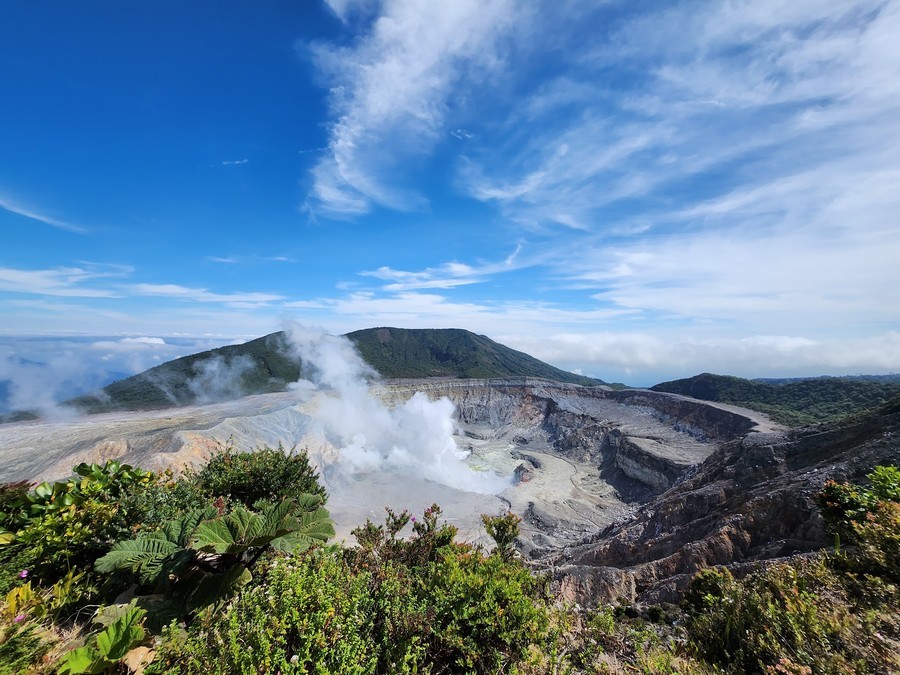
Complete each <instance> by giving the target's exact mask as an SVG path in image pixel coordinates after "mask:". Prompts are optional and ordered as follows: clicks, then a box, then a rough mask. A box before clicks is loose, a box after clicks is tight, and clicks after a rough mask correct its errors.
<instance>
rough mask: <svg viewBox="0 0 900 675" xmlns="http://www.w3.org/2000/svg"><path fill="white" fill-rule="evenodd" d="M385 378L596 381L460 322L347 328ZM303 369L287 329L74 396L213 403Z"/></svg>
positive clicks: (113, 401) (87, 405) (102, 401)
mask: <svg viewBox="0 0 900 675" xmlns="http://www.w3.org/2000/svg"><path fill="white" fill-rule="evenodd" d="M347 337H348V338H349V339H350V340H352V341H353V342H354V343H355V344H356V347H357V349H358V350H359V353H360V355H361V356H362V357H363V359H364V360H365V361H366V362H367V363H368V364H369V365H371V366H372V367H373V368H374V369H375V370H376V371H378V373H379V374H380V375H381V376H382V377H386V378H408V377H459V378H467V377H473V378H491V377H497V378H505V377H540V378H545V379H549V380H556V381H559V382H570V383H575V384H585V385H597V384H603V382H602V381H601V380H594V379H591V378H589V377H582V376H580V375H575V374H574V373H568V372H566V371H564V370H560V369H559V368H554V367H553V366H550V365H548V364H546V363H544V362H542V361H539V360H537V359H535V358H534V357H531V356H529V355H528V354H524V353H522V352H517V351H515V350H513V349H510V348H509V347H506V346H504V345H501V344H499V343H497V342H494V341H493V340H490V339H489V338H486V337H484V336H483V335H475V334H474V333H471V332H469V331H466V330H461V329H401V328H370V329H366V330H360V331H355V332H353V333H349V334H348V335H347ZM301 369H302V363H301V362H300V360H299V358H297V357H296V356H294V355H293V354H292V352H291V349H290V346H289V345H288V343H287V339H286V337H285V335H284V333H283V332H278V333H272V334H271V335H266V336H264V337H261V338H257V339H255V340H251V341H250V342H247V343H244V344H241V345H228V346H226V347H219V348H218V349H212V350H209V351H205V352H200V353H198V354H192V355H190V356H185V357H182V358H180V359H175V360H173V361H169V362H167V363H163V364H161V365H159V366H156V367H154V368H151V369H150V370H147V371H145V372H143V373H139V374H137V375H133V376H132V377H129V378H126V379H124V380H120V381H118V382H114V383H112V384H110V385H108V386H106V387H104V388H103V389H102V390H100V391H99V392H97V393H94V394H89V395H85V396H80V397H78V398H75V399H72V400H71V401H69V402H68V403H69V404H70V405H75V406H78V407H80V408H83V409H85V410H87V411H88V412H92V413H93V412H105V411H112V410H141V409H152V408H166V407H171V406H178V405H190V404H195V403H208V402H212V401H222V400H228V399H234V398H239V397H240V396H245V395H247V394H260V393H266V392H272V391H281V390H283V389H284V388H285V387H286V386H287V385H288V383H290V382H295V381H296V380H297V379H298V378H299V377H300V373H301Z"/></svg>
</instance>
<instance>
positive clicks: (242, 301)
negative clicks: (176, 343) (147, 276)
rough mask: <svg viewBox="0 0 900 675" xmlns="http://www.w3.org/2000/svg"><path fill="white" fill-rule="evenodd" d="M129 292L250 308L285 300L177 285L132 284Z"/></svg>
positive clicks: (265, 294) (278, 296) (262, 295)
mask: <svg viewBox="0 0 900 675" xmlns="http://www.w3.org/2000/svg"><path fill="white" fill-rule="evenodd" d="M130 289H131V291H132V292H133V293H135V294H137V295H148V296H155V297H162V298H172V299H176V300H187V301H190V302H212V303H229V304H233V305H241V307H242V308H251V307H253V306H257V305H260V304H264V303H270V302H274V301H276V300H285V299H286V297H285V296H283V295H277V294H274V293H243V292H236V293H214V292H212V291H210V290H208V289H206V288H190V287H188V286H180V285H178V284H134V285H133V286H131V287H130Z"/></svg>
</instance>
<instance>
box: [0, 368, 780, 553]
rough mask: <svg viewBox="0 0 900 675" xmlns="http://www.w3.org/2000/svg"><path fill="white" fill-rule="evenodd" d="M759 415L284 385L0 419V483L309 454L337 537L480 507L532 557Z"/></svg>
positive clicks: (393, 388)
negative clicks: (119, 409) (160, 403)
mask: <svg viewBox="0 0 900 675" xmlns="http://www.w3.org/2000/svg"><path fill="white" fill-rule="evenodd" d="M766 427H767V420H766V419H765V418H763V417H762V416H760V415H757V414H755V413H752V412H750V411H747V410H742V409H737V408H731V407H727V406H716V405H712V404H708V403H704V402H700V401H695V400H693V399H688V398H684V397H679V396H675V395H671V394H662V393H656V392H652V391H647V390H637V389H629V390H612V389H609V388H606V387H591V388H588V387H581V386H577V385H566V384H559V383H554V382H548V381H544V380H534V379H530V378H529V379H527V380H526V379H517V380H400V381H395V382H383V383H378V384H375V385H373V386H371V387H370V388H369V389H368V390H367V391H365V392H364V394H363V395H361V396H360V397H359V398H358V399H355V400H347V399H346V398H342V397H339V396H337V394H336V393H335V392H332V391H327V390H326V391H322V390H318V391H308V390H294V391H289V392H283V393H277V394H265V395H258V396H248V397H246V398H243V399H239V400H236V401H229V402H225V403H216V404H211V405H206V406H191V407H184V408H174V409H167V410H160V411H151V412H128V413H108V414H100V415H92V416H86V417H80V418H77V419H71V420H65V421H53V422H48V421H36V422H22V423H15V424H6V425H2V426H0V480H4V481H10V480H23V479H28V480H47V479H57V478H63V477H65V476H67V475H69V473H70V471H71V468H72V466H74V465H75V464H77V463H79V462H82V461H88V462H102V461H105V460H107V459H113V458H116V459H121V460H123V461H127V462H129V463H131V464H134V465H138V466H142V467H145V468H150V469H157V470H158V469H162V468H168V467H171V468H173V469H176V470H177V469H180V468H181V467H183V466H185V465H193V466H196V465H198V464H201V463H203V462H204V461H205V460H207V459H208V458H209V456H210V455H211V453H214V452H217V451H218V450H219V449H220V448H221V447H223V446H224V445H226V444H230V445H232V446H234V447H235V448H236V449H239V450H250V449H254V448H257V447H260V446H263V445H268V446H277V445H279V444H281V445H283V446H284V447H286V448H295V449H296V450H297V451H301V450H302V451H306V452H307V453H308V454H309V457H310V459H311V461H312V462H313V464H314V465H315V466H316V467H317V469H318V471H319V474H320V477H321V479H322V481H323V482H324V484H325V486H326V489H327V490H328V493H329V497H328V504H327V507H328V509H329V511H330V512H331V515H332V517H333V519H334V520H335V525H336V530H337V532H338V535H337V536H338V539H346V540H348V541H352V537H351V534H350V532H351V530H352V529H353V528H354V527H356V526H358V525H360V524H362V523H364V522H365V520H366V519H367V518H369V519H372V520H375V521H380V520H382V519H383V517H384V509H385V507H389V508H392V509H394V510H395V511H397V510H402V509H408V510H410V511H412V512H414V513H421V512H422V511H423V510H424V509H425V508H427V507H428V506H430V505H431V504H432V503H437V504H438V505H439V506H440V507H441V508H442V509H443V514H444V519H445V520H447V521H448V522H451V523H452V524H454V525H456V526H457V527H458V528H459V533H460V536H461V537H462V538H465V539H468V540H472V541H482V542H484V543H488V541H489V540H488V539H487V538H486V535H485V533H484V530H483V528H482V523H481V517H480V516H481V514H490V515H499V514H502V513H506V512H507V511H511V512H512V513H514V514H516V515H518V516H519V517H521V518H522V524H521V537H520V541H519V545H520V548H521V549H522V550H523V552H524V553H526V554H529V553H532V554H533V553H538V552H540V551H544V550H546V549H548V548H556V547H560V546H564V545H567V544H570V543H573V542H576V541H579V540H581V539H583V538H584V537H586V536H589V535H591V534H593V533H595V532H597V531H598V530H600V529H602V528H604V527H605V526H607V525H609V524H610V523H612V522H614V521H616V520H618V519H620V518H621V517H623V516H624V515H625V514H626V512H627V511H629V509H631V508H632V507H634V506H636V505H638V504H640V503H643V502H645V501H647V500H648V499H649V498H651V497H652V496H653V495H655V494H658V493H660V492H663V491H665V490H666V489H668V488H669V487H670V486H671V485H672V484H673V483H674V482H675V481H677V480H678V479H679V477H680V476H682V475H683V474H684V473H685V472H687V471H689V470H690V469H691V467H693V466H695V465H697V464H699V463H700V462H702V461H703V460H704V459H706V457H708V456H709V455H710V454H711V453H712V452H713V451H714V450H715V449H716V448H717V447H718V446H719V444H721V443H722V442H725V441H727V440H730V439H733V438H736V437H739V436H743V435H745V434H747V433H750V432H753V431H755V430H760V431H764V430H767V428H766Z"/></svg>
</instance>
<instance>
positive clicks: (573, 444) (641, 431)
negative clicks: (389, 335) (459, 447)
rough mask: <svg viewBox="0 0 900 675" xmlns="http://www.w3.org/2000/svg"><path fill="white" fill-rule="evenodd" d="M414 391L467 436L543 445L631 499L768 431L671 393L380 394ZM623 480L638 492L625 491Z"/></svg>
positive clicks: (742, 414)
mask: <svg viewBox="0 0 900 675" xmlns="http://www.w3.org/2000/svg"><path fill="white" fill-rule="evenodd" d="M415 391H424V392H426V393H427V394H428V395H429V396H431V397H441V396H445V397H447V398H449V399H450V400H451V401H453V403H454V404H455V405H456V410H457V417H458V419H459V421H460V422H461V423H462V424H463V425H464V426H465V427H466V428H467V429H468V430H469V432H470V434H471V433H474V434H475V435H477V436H479V437H481V438H494V439H501V438H505V439H508V440H509V441H510V442H512V443H514V444H516V445H519V446H527V445H529V444H534V443H538V444H544V445H546V446H548V447H549V448H550V449H551V450H552V451H553V452H554V453H556V454H558V455H560V456H562V457H565V458H567V459H570V460H573V461H576V462H582V463H589V464H593V465H596V466H597V467H598V468H600V469H602V470H603V472H604V473H605V474H606V476H605V477H607V478H609V479H615V478H616V477H618V478H619V482H622V483H623V487H626V488H627V487H630V492H635V493H637V492H641V488H644V489H645V490H644V491H646V490H649V491H651V492H655V493H658V492H662V491H664V490H666V489H668V488H669V487H671V485H672V484H673V483H674V482H675V480H677V478H678V477H679V476H680V475H681V474H683V473H684V471H685V470H686V469H688V468H689V467H691V466H695V465H696V464H698V463H700V462H701V461H703V460H704V459H705V458H706V457H707V456H708V455H709V454H710V453H711V452H712V451H713V450H714V449H715V448H716V447H717V444H718V443H719V442H722V441H726V440H729V439H734V438H737V437H740V436H743V435H744V434H746V433H748V432H750V431H751V430H752V429H755V428H757V427H758V426H759V425H768V424H769V423H768V420H766V419H765V418H764V417H762V416H757V415H754V414H753V413H750V411H746V410H739V409H736V408H728V407H726V406H715V405H711V404H707V403H704V402H701V401H695V400H693V399H687V398H685V397H681V396H675V395H671V394H659V393H657V392H652V391H648V390H613V389H610V388H608V387H581V386H578V385H568V384H560V383H553V382H547V381H545V380H536V379H531V378H529V379H525V378H522V379H514V380H439V381H435V380H425V381H413V382H406V381H401V382H395V383H392V384H391V385H390V386H389V387H388V388H387V389H386V391H385V393H384V394H383V395H384V396H385V397H386V398H388V399H397V400H399V399H403V398H404V397H408V396H411V395H412V393H413V392H415ZM624 479H628V480H631V481H634V482H636V483H637V484H639V485H631V486H627V485H624V484H625V483H627V480H624ZM626 491H629V490H626Z"/></svg>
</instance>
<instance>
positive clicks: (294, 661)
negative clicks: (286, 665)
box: [291, 654, 300, 666]
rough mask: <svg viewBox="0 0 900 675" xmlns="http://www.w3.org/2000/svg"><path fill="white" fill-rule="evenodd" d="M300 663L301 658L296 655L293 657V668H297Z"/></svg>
mask: <svg viewBox="0 0 900 675" xmlns="http://www.w3.org/2000/svg"><path fill="white" fill-rule="evenodd" d="M299 662H300V657H299V656H297V655H296V654H294V655H293V656H292V657H291V665H292V666H296V665H297V664H298V663H299Z"/></svg>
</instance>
